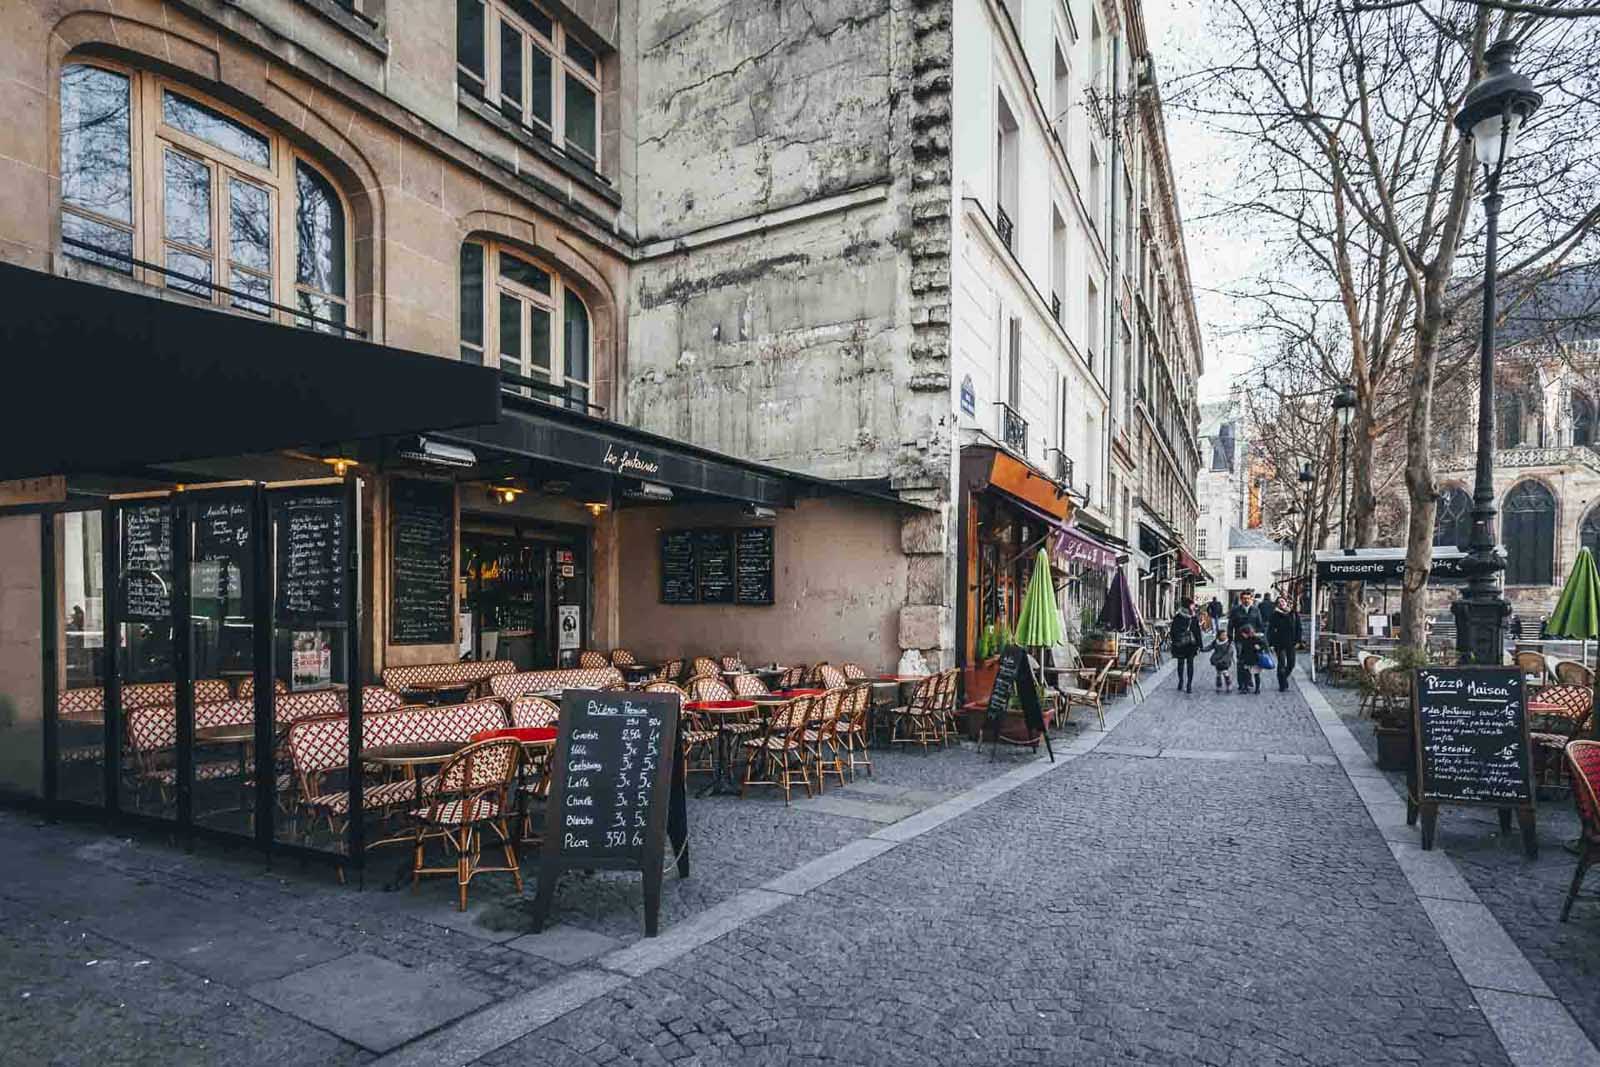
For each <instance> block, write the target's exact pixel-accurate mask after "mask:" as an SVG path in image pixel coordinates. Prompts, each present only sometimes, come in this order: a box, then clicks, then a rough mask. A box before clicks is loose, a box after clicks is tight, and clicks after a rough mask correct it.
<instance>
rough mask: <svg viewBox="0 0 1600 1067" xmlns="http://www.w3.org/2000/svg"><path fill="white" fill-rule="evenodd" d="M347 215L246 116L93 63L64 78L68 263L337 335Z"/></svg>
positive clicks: (303, 164)
mask: <svg viewBox="0 0 1600 1067" xmlns="http://www.w3.org/2000/svg"><path fill="white" fill-rule="evenodd" d="M345 218H346V216H345V207H344V204H343V202H342V201H341V200H340V199H339V195H338V193H337V192H335V191H334V188H333V184H332V183H331V182H330V181H329V180H328V179H327V177H326V176H324V175H323V173H322V172H321V171H320V170H318V169H317V168H316V167H315V166H314V165H313V164H312V163H311V162H310V161H308V160H307V159H305V158H303V157H301V156H300V155H299V154H298V153H296V152H295V151H293V150H292V149H291V148H290V146H289V145H288V144H287V143H286V142H285V141H284V140H283V139H282V138H280V137H277V136H275V135H273V134H272V133H271V132H269V131H267V130H264V129H262V128H260V127H258V126H257V125H256V124H254V123H253V122H250V121H248V120H247V119H246V118H245V117H244V116H242V115H239V114H236V113H234V112H232V111H230V110H228V109H226V108H224V107H223V106H221V105H220V104H215V103H212V102H210V101H207V100H205V99H204V98H202V97H200V96H199V95H198V94H196V93H194V92H192V91H191V90H189V89H188V88H186V87H183V86H179V85H176V84H174V83H171V82H168V81H166V80H165V79H163V78H160V77H158V76H156V75H154V74H151V73H149V72H147V71H137V70H128V69H124V68H120V67H113V66H111V65H101V64H100V63H99V61H96V62H95V63H94V64H88V63H69V64H67V65H66V66H65V67H64V68H63V69H62V71H61V236H62V244H63V246H64V251H65V252H66V254H67V255H69V256H72V257H74V258H76V259H81V260H86V261H88V262H91V263H97V264H99V265H101V266H104V267H109V268H111V269H112V270H117V271H120V272H122V273H124V274H129V275H133V276H135V277H138V278H140V279H141V280H143V281H148V282H149V283H150V284H152V285H161V286H165V287H166V288H169V289H174V290H178V291H181V292H184V293H188V294H190V295H193V296H197V297H199V298H201V299H203V300H208V301H210V302H211V303H213V304H216V305H218V306H220V307H231V308H235V309H237V310H240V311H247V312H250V313H252V314H256V315H260V316H262V317H264V318H276V319H280V320H283V321H291V322H294V323H295V324H296V325H299V326H305V327H309V328H312V329H318V330H328V331H333V332H338V331H341V330H342V328H343V326H344V323H345V322H346V312H347V307H348V301H347V297H346V288H345V285H346V278H347V276H348V274H349V244H348V242H347V241H346V239H345V235H346V227H345ZM274 304H276V305H286V306H287V307H285V308H280V307H274V306H272V305H274ZM287 308H293V309H294V310H293V311H290V310H287Z"/></svg>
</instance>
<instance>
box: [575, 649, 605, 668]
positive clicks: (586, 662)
mask: <svg viewBox="0 0 1600 1067" xmlns="http://www.w3.org/2000/svg"><path fill="white" fill-rule="evenodd" d="M578 666H580V667H609V666H611V657H610V656H608V655H606V654H605V653H604V652H595V651H593V650H591V649H585V650H584V651H582V652H579V653H578Z"/></svg>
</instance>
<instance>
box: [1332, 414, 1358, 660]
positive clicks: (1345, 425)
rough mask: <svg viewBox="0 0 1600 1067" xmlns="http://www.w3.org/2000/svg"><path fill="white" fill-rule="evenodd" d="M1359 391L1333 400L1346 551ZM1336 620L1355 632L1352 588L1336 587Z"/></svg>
mask: <svg viewBox="0 0 1600 1067" xmlns="http://www.w3.org/2000/svg"><path fill="white" fill-rule="evenodd" d="M1356 403H1357V401H1356V387H1355V386H1353V385H1351V384H1350V383H1349V382H1345V383H1344V384H1343V385H1341V386H1339V390H1338V392H1336V393H1335V394H1334V396H1333V414H1334V416H1335V417H1337V418H1338V420H1339V547H1340V548H1341V549H1343V548H1345V547H1346V546H1345V540H1346V538H1345V519H1346V518H1347V515H1348V511H1349V503H1348V502H1349V495H1350V484H1349V483H1350V423H1351V422H1352V421H1353V420H1354V419H1355V417H1356ZM1332 609H1333V610H1332V616H1333V620H1334V625H1335V626H1337V627H1338V632H1339V633H1348V632H1351V630H1350V629H1349V628H1348V627H1349V622H1350V619H1349V617H1348V616H1349V614H1350V587H1349V583H1347V582H1340V583H1339V584H1337V585H1335V586H1334V587H1333V604H1332Z"/></svg>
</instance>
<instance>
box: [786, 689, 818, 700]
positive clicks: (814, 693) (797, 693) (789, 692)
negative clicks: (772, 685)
mask: <svg viewBox="0 0 1600 1067" xmlns="http://www.w3.org/2000/svg"><path fill="white" fill-rule="evenodd" d="M826 692H827V690H826V689H779V690H776V691H775V692H774V693H773V694H772V695H773V696H775V697H783V698H784V699H785V700H792V699H794V698H795V697H819V696H821V695H822V694H823V693H826Z"/></svg>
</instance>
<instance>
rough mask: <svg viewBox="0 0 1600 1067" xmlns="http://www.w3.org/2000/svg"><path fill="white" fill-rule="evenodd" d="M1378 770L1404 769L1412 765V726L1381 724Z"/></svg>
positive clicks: (1379, 729)
mask: <svg viewBox="0 0 1600 1067" xmlns="http://www.w3.org/2000/svg"><path fill="white" fill-rule="evenodd" d="M1375 732H1376V733H1377V736H1378V770H1380V771H1403V770H1406V769H1407V768H1408V767H1410V766H1411V759H1412V745H1411V727H1410V726H1379V727H1378V728H1377V730H1376V731H1375Z"/></svg>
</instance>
